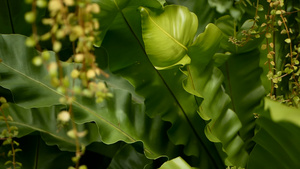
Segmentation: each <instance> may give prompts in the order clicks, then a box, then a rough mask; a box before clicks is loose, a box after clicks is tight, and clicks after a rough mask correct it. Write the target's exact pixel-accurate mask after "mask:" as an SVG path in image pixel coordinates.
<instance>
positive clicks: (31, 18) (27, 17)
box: [25, 11, 36, 23]
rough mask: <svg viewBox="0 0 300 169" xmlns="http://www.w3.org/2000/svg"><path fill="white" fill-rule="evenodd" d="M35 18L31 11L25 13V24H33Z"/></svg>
mask: <svg viewBox="0 0 300 169" xmlns="http://www.w3.org/2000/svg"><path fill="white" fill-rule="evenodd" d="M35 18H36V16H35V13H34V12H33V11H30V12H26V13H25V20H26V22H28V23H33V22H34V21H35Z"/></svg>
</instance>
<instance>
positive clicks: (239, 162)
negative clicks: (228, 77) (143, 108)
mask: <svg viewBox="0 0 300 169" xmlns="http://www.w3.org/2000/svg"><path fill="white" fill-rule="evenodd" d="M221 34H222V33H221V31H220V30H219V29H218V28H217V27H216V26H215V25H212V24H211V25H208V26H207V28H206V30H205V32H204V33H202V34H200V35H199V36H198V37H197V39H196V41H195V42H194V44H193V45H192V46H191V47H190V48H189V53H188V54H189V56H190V57H191V64H190V65H188V67H187V71H186V74H188V78H187V81H186V82H185V88H186V89H189V90H187V91H188V92H190V93H192V94H195V93H198V94H199V95H200V96H202V97H203V98H204V100H203V102H202V104H201V105H200V108H199V113H200V116H201V117H202V118H203V119H205V120H210V122H209V123H208V124H207V126H206V130H205V131H206V136H207V137H208V138H209V139H210V140H211V141H213V142H221V143H222V145H223V150H224V151H225V152H226V154H227V155H228V159H227V160H228V161H229V163H228V165H230V164H231V165H236V166H245V165H246V162H247V159H248V153H247V152H246V151H245V149H244V142H243V140H242V138H241V137H240V136H239V134H238V132H239V130H240V129H241V127H242V124H241V122H240V120H239V118H238V116H237V115H236V114H235V112H233V111H232V109H229V107H228V106H229V103H230V101H231V100H230V97H229V96H228V95H227V94H226V93H225V92H224V90H223V89H222V82H223V80H224V76H223V74H222V72H221V71H220V70H219V69H218V68H216V67H214V61H213V60H212V58H213V55H214V53H215V51H216V50H218V48H219V43H220V40H221V38H220V37H221ZM192 89H193V90H194V91H190V90H192Z"/></svg>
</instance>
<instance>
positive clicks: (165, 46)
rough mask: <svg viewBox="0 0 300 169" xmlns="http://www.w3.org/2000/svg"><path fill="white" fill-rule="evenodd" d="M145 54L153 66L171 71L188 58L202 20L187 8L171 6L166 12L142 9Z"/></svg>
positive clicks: (166, 8)
mask: <svg viewBox="0 0 300 169" xmlns="http://www.w3.org/2000/svg"><path fill="white" fill-rule="evenodd" d="M140 11H141V15H142V32H143V41H144V43H145V50H146V52H147V55H148V57H149V59H150V60H151V62H152V64H153V65H154V66H156V67H162V68H163V67H167V66H171V65H174V64H176V63H178V62H179V61H180V60H182V59H183V58H184V57H185V55H186V54H187V48H188V46H189V45H190V44H191V43H192V42H193V39H194V36H195V34H196V31H197V27H198V19H197V16H196V15H195V14H194V13H191V12H190V11H189V10H188V9H187V8H186V7H183V6H176V5H169V6H166V7H165V8H164V11H163V12H160V11H156V12H153V11H151V10H149V9H147V8H144V7H141V8H140Z"/></svg>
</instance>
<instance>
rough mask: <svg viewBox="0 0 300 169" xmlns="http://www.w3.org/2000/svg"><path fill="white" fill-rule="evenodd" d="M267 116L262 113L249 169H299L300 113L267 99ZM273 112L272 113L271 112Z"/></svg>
mask: <svg viewBox="0 0 300 169" xmlns="http://www.w3.org/2000/svg"><path fill="white" fill-rule="evenodd" d="M265 103H266V104H265V109H266V111H265V112H262V113H260V116H259V118H258V119H257V124H258V125H259V126H260V129H259V131H258V132H257V134H256V135H255V137H254V141H255V142H256V143H257V145H256V146H255V147H254V149H253V151H252V152H251V154H250V159H249V162H248V168H249V169H254V168H274V169H277V168H278V169H279V168H299V167H300V162H299V160H298V158H297V157H298V155H299V153H300V148H299V146H298V144H299V141H300V132H299V131H300V130H299V122H298V121H297V120H295V119H296V118H297V117H298V116H299V113H300V111H299V109H296V108H291V107H287V106H285V105H283V104H281V103H279V102H275V101H271V100H269V99H265ZM267 110H269V112H268V111H267Z"/></svg>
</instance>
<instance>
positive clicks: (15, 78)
mask: <svg viewBox="0 0 300 169" xmlns="http://www.w3.org/2000/svg"><path fill="white" fill-rule="evenodd" d="M1 37H2V39H0V44H1V45H0V46H1V49H2V50H0V51H1V53H0V58H1V59H2V62H1V63H0V77H1V81H0V85H1V86H2V87H4V88H7V89H9V90H11V92H12V94H13V96H14V100H15V102H16V103H17V104H18V105H20V106H23V107H27V108H32V107H43V106H49V105H54V104H58V99H59V97H61V94H59V93H58V92H57V91H56V90H55V89H53V88H52V87H51V86H50V85H49V84H48V79H47V75H46V73H45V72H46V70H45V68H44V67H38V68H37V67H34V66H32V65H31V59H32V58H33V57H34V56H35V55H36V54H37V53H36V51H35V50H33V49H31V48H27V47H25V46H24V45H23V44H24V41H25V37H24V36H20V35H2V36H1ZM12 43H14V44H15V45H13V46H12V45H10V46H9V45H8V44H12ZM111 92H113V94H114V97H113V98H111V99H108V100H106V101H104V102H103V103H101V104H96V103H95V101H94V100H90V99H87V98H80V97H78V98H77V101H74V102H73V110H74V114H75V121H76V122H77V123H86V122H91V121H94V122H95V123H96V124H97V127H98V129H99V132H100V135H101V138H102V141H103V142H104V143H106V144H112V143H115V142H117V141H120V140H122V141H125V142H128V143H133V142H137V141H142V142H143V145H144V149H145V153H146V155H147V157H149V158H158V157H160V156H163V155H168V156H170V157H172V156H173V155H176V152H174V150H176V149H174V145H173V144H172V143H171V142H169V139H168V138H167V135H166V133H165V132H166V129H167V128H168V127H169V124H167V123H164V122H163V121H162V120H161V119H160V117H155V118H154V119H150V118H149V117H148V116H147V115H146V114H145V113H144V111H145V109H144V105H143V104H142V105H141V104H137V103H134V102H132V98H131V95H130V94H129V93H128V92H127V91H123V90H115V91H114V90H112V91H111ZM25 96H26V97H25ZM153 143H155V144H153Z"/></svg>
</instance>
